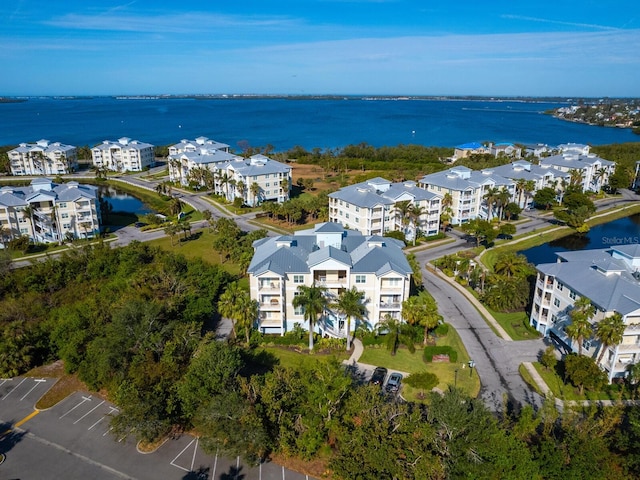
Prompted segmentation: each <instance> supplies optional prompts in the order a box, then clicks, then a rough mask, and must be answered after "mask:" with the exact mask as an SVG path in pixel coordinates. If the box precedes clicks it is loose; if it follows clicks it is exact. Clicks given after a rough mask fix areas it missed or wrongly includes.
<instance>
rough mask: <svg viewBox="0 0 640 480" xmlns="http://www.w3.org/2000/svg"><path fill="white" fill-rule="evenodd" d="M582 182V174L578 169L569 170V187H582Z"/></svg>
mask: <svg viewBox="0 0 640 480" xmlns="http://www.w3.org/2000/svg"><path fill="white" fill-rule="evenodd" d="M583 180H584V173H583V172H582V170H580V169H578V168H572V169H571V170H569V185H571V186H572V187H582V182H583Z"/></svg>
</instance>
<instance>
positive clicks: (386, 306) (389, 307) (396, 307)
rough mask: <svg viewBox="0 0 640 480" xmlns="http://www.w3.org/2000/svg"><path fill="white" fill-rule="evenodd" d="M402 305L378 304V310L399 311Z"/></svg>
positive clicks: (398, 303)
mask: <svg viewBox="0 0 640 480" xmlns="http://www.w3.org/2000/svg"><path fill="white" fill-rule="evenodd" d="M401 307H402V304H401V303H400V302H397V303H382V302H380V310H400V308H401Z"/></svg>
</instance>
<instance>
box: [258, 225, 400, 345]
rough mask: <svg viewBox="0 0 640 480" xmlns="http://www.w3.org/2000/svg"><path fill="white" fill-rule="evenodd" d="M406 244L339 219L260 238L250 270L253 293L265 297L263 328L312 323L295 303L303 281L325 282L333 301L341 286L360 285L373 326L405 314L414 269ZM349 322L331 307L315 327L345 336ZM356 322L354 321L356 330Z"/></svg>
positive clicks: (276, 329) (260, 322) (261, 306)
mask: <svg viewBox="0 0 640 480" xmlns="http://www.w3.org/2000/svg"><path fill="white" fill-rule="evenodd" d="M403 245H404V244H403V243H402V242H400V241H399V240H396V239H393V238H388V237H381V236H378V235H363V234H362V233H360V232H357V231H353V230H345V229H344V228H343V227H342V226H341V225H339V224H337V223H333V222H327V223H321V224H318V225H316V226H315V227H314V228H312V229H309V230H302V231H298V232H295V234H294V235H283V236H280V237H269V238H263V239H261V240H257V241H256V242H255V243H254V250H255V253H254V256H253V259H252V260H251V264H250V265H249V268H248V274H249V285H250V289H251V298H252V299H254V300H257V301H258V303H259V312H260V313H259V318H258V327H259V329H260V331H261V332H263V333H276V334H284V333H285V332H287V331H291V330H292V329H293V327H294V325H295V324H300V325H301V326H303V327H305V326H306V327H308V325H307V323H306V321H305V318H304V312H303V310H302V309H301V308H295V307H294V306H293V298H294V297H295V296H296V294H297V293H298V287H299V286H300V285H306V286H311V285H319V286H323V287H325V288H326V289H327V290H326V295H327V297H328V299H329V301H330V302H332V301H335V300H336V299H337V298H338V295H339V294H340V292H341V291H343V290H345V289H350V288H352V287H356V288H357V289H358V290H359V291H361V292H363V293H364V294H365V301H364V306H365V308H366V315H365V318H364V319H363V321H364V322H365V323H366V324H367V325H368V326H369V327H370V328H375V327H376V325H377V324H378V323H379V322H380V321H381V320H382V319H383V318H384V317H385V315H387V314H388V315H390V316H391V317H393V318H396V319H400V318H401V311H402V302H403V301H404V300H406V299H407V298H408V296H409V284H410V279H411V272H412V270H411V267H410V265H409V263H408V262H407V259H406V257H405V255H404V253H403V252H402V247H403ZM346 323H347V322H345V318H344V317H343V316H341V315H340V314H339V313H338V312H336V311H334V310H333V309H332V308H330V307H329V308H327V309H326V310H325V311H324V312H323V314H322V316H321V318H320V320H319V321H317V322H316V324H315V326H314V329H315V330H316V331H317V332H318V333H320V334H323V335H324V334H327V335H330V336H333V337H343V336H345V335H346V332H345V329H346ZM355 324H356V322H352V324H351V328H352V329H354V330H355V328H356V325H355Z"/></svg>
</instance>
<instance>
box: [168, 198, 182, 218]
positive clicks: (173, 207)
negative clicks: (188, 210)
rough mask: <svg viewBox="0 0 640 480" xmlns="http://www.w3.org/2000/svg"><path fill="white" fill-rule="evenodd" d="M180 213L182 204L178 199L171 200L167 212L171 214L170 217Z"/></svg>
mask: <svg viewBox="0 0 640 480" xmlns="http://www.w3.org/2000/svg"><path fill="white" fill-rule="evenodd" d="M181 211H182V202H181V201H180V199H179V198H176V197H174V198H172V199H171V202H170V203H169V212H171V215H179V214H180V212H181Z"/></svg>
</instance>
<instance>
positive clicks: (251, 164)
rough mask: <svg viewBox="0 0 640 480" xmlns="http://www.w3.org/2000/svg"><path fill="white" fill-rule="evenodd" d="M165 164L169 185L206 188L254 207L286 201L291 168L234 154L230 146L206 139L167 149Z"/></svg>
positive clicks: (262, 158) (190, 141)
mask: <svg viewBox="0 0 640 480" xmlns="http://www.w3.org/2000/svg"><path fill="white" fill-rule="evenodd" d="M168 164H169V179H170V180H171V181H172V182H179V183H180V184H181V185H184V186H187V185H191V186H201V187H205V188H208V189H210V190H212V191H213V193H215V194H216V195H221V196H224V197H225V198H226V199H227V200H229V201H233V200H234V199H235V198H242V201H243V203H245V204H247V205H251V206H255V205H258V204H260V203H262V202H263V201H267V200H274V201H277V202H283V201H285V200H288V199H289V193H290V191H291V167H289V166H287V165H285V164H283V163H280V162H276V161H275V160H272V159H270V158H269V157H266V156H264V155H253V156H252V157H250V158H243V157H242V156H239V155H234V154H232V153H230V152H229V145H227V144H224V143H219V142H216V141H213V140H209V139H208V138H206V137H198V138H196V139H195V140H182V141H181V142H180V143H177V144H175V145H172V146H171V147H169V158H168Z"/></svg>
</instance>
